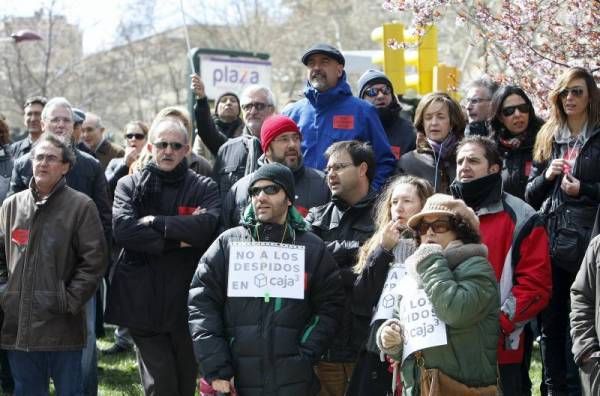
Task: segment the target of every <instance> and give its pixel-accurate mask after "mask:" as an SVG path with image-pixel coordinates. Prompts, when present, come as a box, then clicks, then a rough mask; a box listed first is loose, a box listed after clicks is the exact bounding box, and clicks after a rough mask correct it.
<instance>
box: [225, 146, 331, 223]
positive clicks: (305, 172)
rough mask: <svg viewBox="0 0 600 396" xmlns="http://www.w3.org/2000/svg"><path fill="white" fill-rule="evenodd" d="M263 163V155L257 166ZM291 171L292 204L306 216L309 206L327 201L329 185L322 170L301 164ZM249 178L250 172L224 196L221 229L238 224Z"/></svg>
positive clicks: (246, 204)
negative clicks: (292, 182) (292, 178)
mask: <svg viewBox="0 0 600 396" xmlns="http://www.w3.org/2000/svg"><path fill="white" fill-rule="evenodd" d="M264 163H265V157H264V155H263V156H262V157H260V158H259V159H258V166H259V167H261V166H262V165H264ZM293 173H294V183H295V186H296V199H295V201H294V206H295V207H296V209H298V212H300V214H302V216H306V215H307V214H308V210H309V209H310V208H312V207H315V206H320V205H324V204H326V203H327V202H328V201H329V199H330V192H329V187H327V181H326V179H325V174H324V173H323V172H321V171H319V170H316V169H313V168H309V167H307V166H304V165H303V164H301V165H300V167H299V168H298V169H296V170H295V171H294V172H293ZM251 178H252V174H249V175H247V176H244V177H243V178H241V179H240V180H238V181H237V183H235V184H234V185H233V186H232V187H231V190H229V192H228V193H227V195H226V196H225V200H224V201H223V209H222V212H221V229H222V230H223V231H224V230H226V229H229V228H232V227H236V226H238V225H239V224H240V215H241V214H242V213H243V212H244V208H245V207H246V206H248V202H249V201H248V187H249V185H248V184H250V179H251Z"/></svg>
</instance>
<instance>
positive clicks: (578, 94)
mask: <svg viewBox="0 0 600 396" xmlns="http://www.w3.org/2000/svg"><path fill="white" fill-rule="evenodd" d="M569 94H573V96H575V97H576V98H581V97H582V96H583V88H581V87H576V88H565V89H563V90H562V91H560V93H559V94H558V96H560V97H561V99H566V98H567V96H569Z"/></svg>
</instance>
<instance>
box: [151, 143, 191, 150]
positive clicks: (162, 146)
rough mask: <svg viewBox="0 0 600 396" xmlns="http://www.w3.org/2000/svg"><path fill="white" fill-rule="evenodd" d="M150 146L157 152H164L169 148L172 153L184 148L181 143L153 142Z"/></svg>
mask: <svg viewBox="0 0 600 396" xmlns="http://www.w3.org/2000/svg"><path fill="white" fill-rule="evenodd" d="M152 145H153V146H154V147H156V148H157V149H159V150H165V149H166V148H167V147H168V146H171V149H172V150H174V151H179V150H181V149H182V148H183V146H184V145H183V143H179V142H154V143H152Z"/></svg>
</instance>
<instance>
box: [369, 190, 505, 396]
mask: <svg viewBox="0 0 600 396" xmlns="http://www.w3.org/2000/svg"><path fill="white" fill-rule="evenodd" d="M408 226H409V227H410V228H412V229H413V230H415V231H416V234H417V237H416V239H417V244H418V245H419V248H418V249H417V250H416V251H415V253H414V254H413V255H412V256H411V257H409V258H408V260H407V264H408V270H409V272H410V273H411V275H412V278H413V282H416V285H417V286H416V287H415V290H418V289H423V291H424V293H425V295H426V297H427V299H428V300H429V302H430V303H431V308H432V310H433V312H434V314H435V316H437V319H439V320H440V321H441V322H443V323H444V324H445V335H446V342H445V343H443V342H440V343H441V344H443V345H438V346H430V347H425V348H423V349H421V350H416V351H414V352H411V353H410V354H409V355H408V356H405V359H404V360H402V357H403V348H404V347H405V345H408V344H407V343H406V341H407V339H406V338H405V336H406V337H409V338H410V337H411V335H412V336H414V334H415V330H417V331H418V329H415V328H414V327H413V328H412V330H411V329H410V323H409V321H410V318H409V317H408V316H406V315H404V314H402V315H399V316H397V317H395V318H393V319H390V320H388V321H386V322H384V323H383V324H382V326H381V327H380V329H379V331H378V334H377V343H378V346H379V348H380V349H381V350H382V351H383V352H384V353H386V354H388V355H389V356H391V357H392V358H393V359H395V360H397V361H399V362H400V365H401V373H402V383H403V395H419V394H420V385H419V384H420V372H421V370H420V367H418V366H422V367H423V368H436V369H439V370H440V371H441V372H443V373H444V374H446V375H447V376H449V377H451V378H452V379H454V380H456V381H458V382H460V383H462V384H464V385H466V386H469V387H487V386H492V385H495V384H496V373H497V372H496V348H497V342H498V335H499V321H498V312H499V301H500V297H499V294H498V286H497V282H496V277H495V275H494V272H493V270H492V267H491V266H490V264H489V262H488V260H487V248H486V247H485V246H484V245H483V244H481V242H480V238H479V220H478V218H477V216H476V215H475V213H474V212H473V210H471V209H470V208H469V207H467V206H466V205H465V203H464V202H463V201H462V200H457V199H454V198H452V197H451V196H449V195H445V194H435V195H433V196H431V197H430V198H429V199H428V200H427V202H426V203H425V206H424V207H423V210H422V211H421V212H420V213H419V214H417V215H414V216H413V217H411V218H410V219H409V221H408ZM409 289H410V288H409ZM407 296H408V293H407ZM404 298H405V296H404V295H403V296H401V297H400V298H399V299H397V300H398V301H401V300H402V299H404ZM407 301H408V300H407ZM441 327H442V330H441V331H444V330H443V327H444V326H443V325H442V326H441ZM425 334H427V337H429V336H430V335H429V333H428V332H425ZM406 352H407V353H408V347H407V351H406ZM417 357H418V359H417ZM417 362H419V364H417Z"/></svg>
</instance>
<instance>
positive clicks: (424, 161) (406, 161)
mask: <svg viewBox="0 0 600 396" xmlns="http://www.w3.org/2000/svg"><path fill="white" fill-rule="evenodd" d="M398 172H399V173H400V174H402V175H411V176H416V177H420V178H421V179H425V180H427V181H428V182H429V183H431V185H432V186H433V189H434V190H435V192H437V193H442V194H450V184H451V183H452V182H453V181H454V179H455V178H456V155H451V156H450V157H449V158H447V159H443V160H440V161H439V164H438V167H437V174H436V159H435V156H434V154H433V151H432V150H430V149H429V150H428V149H423V148H417V149H415V150H413V151H411V152H408V153H406V154H404V155H403V156H402V157H400V160H399V161H398Z"/></svg>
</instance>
